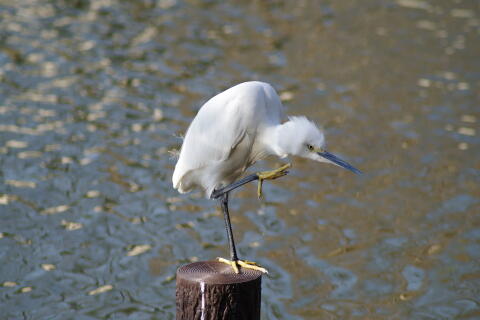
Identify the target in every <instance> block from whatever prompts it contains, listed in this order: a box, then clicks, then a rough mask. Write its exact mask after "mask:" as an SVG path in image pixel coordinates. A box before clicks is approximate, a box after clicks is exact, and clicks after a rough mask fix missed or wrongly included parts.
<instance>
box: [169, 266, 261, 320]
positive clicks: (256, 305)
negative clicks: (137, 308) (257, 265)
mask: <svg viewBox="0 0 480 320" xmlns="http://www.w3.org/2000/svg"><path fill="white" fill-rule="evenodd" d="M261 284H262V272H260V271H255V270H251V269H240V273H239V274H236V273H234V272H233V270H232V267H230V266H229V265H227V264H225V263H222V262H218V261H201V262H195V263H191V264H188V265H185V266H183V267H180V268H179V269H178V270H177V293H176V299H177V320H192V319H198V320H227V319H229V320H260V301H261Z"/></svg>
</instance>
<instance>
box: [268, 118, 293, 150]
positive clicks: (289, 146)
mask: <svg viewBox="0 0 480 320" xmlns="http://www.w3.org/2000/svg"><path fill="white" fill-rule="evenodd" d="M296 134H297V132H296V126H295V125H294V123H292V122H291V121H290V120H289V121H287V122H285V123H282V124H280V125H278V126H276V127H275V137H274V140H273V141H275V143H274V144H275V147H274V149H275V154H276V155H277V156H279V157H281V158H284V157H287V156H289V155H293V154H295V151H294V150H293V146H294V144H293V143H292V142H293V141H294V140H295V137H296Z"/></svg>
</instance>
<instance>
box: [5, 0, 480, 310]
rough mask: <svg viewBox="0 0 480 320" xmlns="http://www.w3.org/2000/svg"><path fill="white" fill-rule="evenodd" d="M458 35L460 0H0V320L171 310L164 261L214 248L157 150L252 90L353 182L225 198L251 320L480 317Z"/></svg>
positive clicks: (465, 53) (470, 33)
mask: <svg viewBox="0 0 480 320" xmlns="http://www.w3.org/2000/svg"><path fill="white" fill-rule="evenodd" d="M479 34H480V7H479V5H478V2H476V1H466V0H465V1H446V0H445V1H433V0H432V1H426V0H369V1H360V0H356V1H231V2H228V3H227V2H226V1H202V0H185V1H182V0H178V1H176V0H140V1H121V0H98V1H88V0H74V1H67V0H63V1H62V0H60V1H48V0H31V1H27V0H23V1H22V0H21V1H15V2H13V1H0V179H1V180H0V212H1V213H0V218H1V224H0V261H1V263H0V309H1V313H2V316H1V318H2V319H173V318H174V315H175V300H174V295H175V281H174V280H175V279H174V277H175V270H176V268H177V267H178V266H180V265H182V264H185V263H188V262H191V261H198V260H208V259H212V258H214V257H217V256H226V255H227V252H228V249H227V242H226V235H225V233H224V228H223V220H222V217H221V214H220V212H219V210H218V209H217V206H216V203H214V202H213V201H210V200H207V199H204V198H203V196H202V194H201V193H199V192H197V193H193V194H190V195H186V196H183V195H182V196H180V195H178V194H177V193H176V192H175V191H174V190H172V187H171V183H170V178H171V174H172V171H173V166H174V164H175V159H174V157H173V156H172V150H175V149H178V148H179V147H180V145H181V134H182V133H183V132H184V131H185V130H186V128H187V126H188V124H189V122H190V120H191V119H192V117H193V116H194V115H195V114H196V111H197V110H198V108H199V107H200V106H201V105H202V103H203V102H205V101H206V99H208V98H209V97H211V96H212V95H214V94H215V93H217V92H219V91H221V90H223V89H225V88H227V87H229V86H231V85H234V84H236V83H238V82H242V81H246V80H252V79H258V80H263V81H267V82H270V83H271V84H272V85H273V86H274V87H275V88H276V89H277V90H278V92H279V93H280V95H281V98H282V100H283V101H284V104H285V105H286V107H287V110H288V113H290V114H305V115H307V116H308V117H310V118H312V119H314V120H315V121H317V122H319V123H321V124H322V126H323V127H324V128H325V131H326V135H327V142H328V145H329V149H330V150H331V151H332V152H336V153H338V154H340V155H342V156H343V157H345V159H348V160H349V161H351V163H353V164H354V165H356V166H357V167H359V168H360V169H362V170H363V171H364V172H365V174H363V175H362V176H354V175H352V174H350V173H349V172H347V171H342V170H340V169H338V168H335V167H333V166H326V165H319V164H316V163H311V162H308V161H303V160H299V159H293V161H294V169H293V170H292V172H291V174H290V175H288V176H287V177H285V178H282V179H279V180H277V181H274V182H271V183H266V184H265V197H266V199H265V200H264V201H257V200H256V198H255V186H253V185H252V186H247V187H245V188H244V189H243V190H241V191H239V192H236V193H235V196H234V197H233V200H232V215H233V217H232V220H233V226H234V231H235V235H236V238H237V242H238V246H239V254H240V255H241V257H244V258H248V259H252V260H255V261H258V262H260V263H261V264H263V265H264V266H266V267H267V268H268V269H269V270H270V274H269V275H268V276H267V277H264V281H263V301H262V303H263V305H262V319H386V318H388V319H478V318H480V298H479V297H480V218H479V209H480V192H479V182H480V139H479V130H480V129H479V126H478V123H479V121H480V108H479V101H480V94H479V84H480V59H478V57H479V52H480V42H479V40H478V39H479ZM279 163H280V162H279V161H277V160H275V159H273V160H269V161H267V162H264V163H260V164H259V165H258V166H257V168H262V167H271V166H276V165H278V164H279Z"/></svg>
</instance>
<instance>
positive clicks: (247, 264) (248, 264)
mask: <svg viewBox="0 0 480 320" xmlns="http://www.w3.org/2000/svg"><path fill="white" fill-rule="evenodd" d="M217 260H218V261H220V262H223V263H226V264H228V265H230V266H231V267H232V269H233V272H235V273H239V271H238V267H240V268H245V269H252V270H257V271H260V272H263V273H268V271H267V269H265V268H262V267H260V266H259V265H258V264H256V263H255V262H253V261H247V260H236V261H235V260H233V261H232V260H227V259H224V258H217Z"/></svg>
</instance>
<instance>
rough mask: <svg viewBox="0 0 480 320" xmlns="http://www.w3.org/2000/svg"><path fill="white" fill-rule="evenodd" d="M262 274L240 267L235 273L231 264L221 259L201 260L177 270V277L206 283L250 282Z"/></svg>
mask: <svg viewBox="0 0 480 320" xmlns="http://www.w3.org/2000/svg"><path fill="white" fill-rule="evenodd" d="M261 276H262V272H260V271H256V270H252V269H245V268H240V273H238V274H237V273H235V272H234V271H233V269H232V267H231V266H229V265H227V264H225V263H223V262H219V261H199V262H194V263H190V264H187V265H184V266H182V267H180V268H178V270H177V279H178V278H180V279H182V280H187V281H193V282H204V283H206V284H232V283H242V282H249V281H252V280H255V279H258V278H260V277H261Z"/></svg>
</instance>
